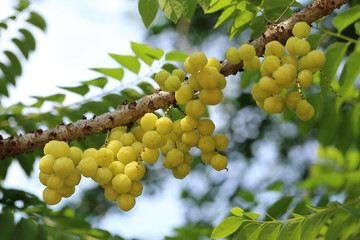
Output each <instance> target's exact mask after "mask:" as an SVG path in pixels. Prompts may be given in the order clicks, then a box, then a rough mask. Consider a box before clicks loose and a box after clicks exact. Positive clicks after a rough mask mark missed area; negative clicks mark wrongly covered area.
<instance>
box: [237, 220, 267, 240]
mask: <svg viewBox="0 0 360 240" xmlns="http://www.w3.org/2000/svg"><path fill="white" fill-rule="evenodd" d="M262 226H264V225H260V224H258V223H248V224H247V225H246V226H245V227H244V228H242V229H241V231H240V232H239V234H238V236H237V237H236V239H237V240H242V239H247V240H257V239H258V236H259V234H260V231H261V229H262Z"/></svg>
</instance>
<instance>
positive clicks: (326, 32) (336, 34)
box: [312, 27, 360, 44]
mask: <svg viewBox="0 0 360 240" xmlns="http://www.w3.org/2000/svg"><path fill="white" fill-rule="evenodd" d="M312 28H314V29H316V30H319V31H321V32H323V33H325V34H327V35H330V36H334V37H337V38H341V39H344V40H346V41H349V42H352V43H355V44H360V41H359V40H355V39H353V38H350V37H347V36H344V35H341V34H340V33H335V32H331V31H329V30H327V29H324V28H319V27H312Z"/></svg>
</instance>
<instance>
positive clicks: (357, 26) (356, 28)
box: [354, 21, 360, 36]
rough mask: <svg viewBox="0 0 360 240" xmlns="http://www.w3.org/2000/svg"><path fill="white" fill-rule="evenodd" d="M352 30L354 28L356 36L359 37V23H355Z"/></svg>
mask: <svg viewBox="0 0 360 240" xmlns="http://www.w3.org/2000/svg"><path fill="white" fill-rule="evenodd" d="M354 28H355V32H356V34H357V35H358V36H360V21H359V22H356V23H355V24H354Z"/></svg>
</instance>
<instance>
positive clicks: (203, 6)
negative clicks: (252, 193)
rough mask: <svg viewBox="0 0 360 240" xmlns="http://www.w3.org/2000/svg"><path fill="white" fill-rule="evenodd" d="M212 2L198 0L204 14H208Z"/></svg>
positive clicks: (209, 0)
mask: <svg viewBox="0 0 360 240" xmlns="http://www.w3.org/2000/svg"><path fill="white" fill-rule="evenodd" d="M210 2H211V0H198V3H199V5H200V6H201V8H202V9H203V11H204V12H206V11H207V10H208V8H209V4H210Z"/></svg>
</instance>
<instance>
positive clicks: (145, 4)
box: [138, 0, 159, 28]
mask: <svg viewBox="0 0 360 240" xmlns="http://www.w3.org/2000/svg"><path fill="white" fill-rule="evenodd" d="M138 8H139V13H140V15H141V19H142V21H143V23H144V25H145V27H146V28H148V27H149V26H150V24H151V23H152V22H153V21H154V19H155V17H156V14H157V11H158V9H159V3H158V0H139V4H138Z"/></svg>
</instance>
